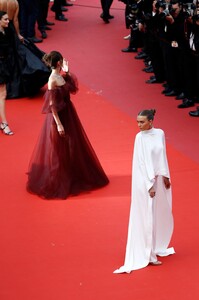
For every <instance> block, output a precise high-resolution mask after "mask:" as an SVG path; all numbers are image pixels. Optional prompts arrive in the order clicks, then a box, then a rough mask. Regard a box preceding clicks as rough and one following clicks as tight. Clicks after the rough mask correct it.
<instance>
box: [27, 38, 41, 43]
mask: <svg viewBox="0 0 199 300" xmlns="http://www.w3.org/2000/svg"><path fill="white" fill-rule="evenodd" d="M28 40H29V41H30V42H32V43H42V42H43V40H42V39H38V38H36V37H35V36H33V37H31V38H28Z"/></svg>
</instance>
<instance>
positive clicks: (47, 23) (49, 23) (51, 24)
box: [45, 21, 55, 26]
mask: <svg viewBox="0 0 199 300" xmlns="http://www.w3.org/2000/svg"><path fill="white" fill-rule="evenodd" d="M45 25H47V26H53V25H55V23H53V22H49V21H46V23H45Z"/></svg>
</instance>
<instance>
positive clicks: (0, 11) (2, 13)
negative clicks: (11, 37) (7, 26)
mask: <svg viewBox="0 0 199 300" xmlns="http://www.w3.org/2000/svg"><path fill="white" fill-rule="evenodd" d="M4 15H7V12H6V11H2V10H0V20H1V19H2V17H3V16H4Z"/></svg>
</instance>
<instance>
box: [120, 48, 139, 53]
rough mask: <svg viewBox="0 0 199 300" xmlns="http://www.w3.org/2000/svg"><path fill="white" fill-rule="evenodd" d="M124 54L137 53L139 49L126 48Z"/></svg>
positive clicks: (123, 50)
mask: <svg viewBox="0 0 199 300" xmlns="http://www.w3.org/2000/svg"><path fill="white" fill-rule="evenodd" d="M121 51H122V52H137V48H129V47H128V48H124V49H122V50H121Z"/></svg>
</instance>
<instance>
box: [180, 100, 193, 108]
mask: <svg viewBox="0 0 199 300" xmlns="http://www.w3.org/2000/svg"><path fill="white" fill-rule="evenodd" d="M182 101H183V102H182V103H181V104H180V105H178V108H187V107H191V106H194V102H193V100H189V99H187V98H185V99H183V100H182Z"/></svg>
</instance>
